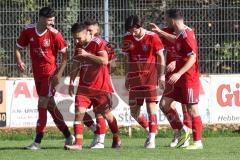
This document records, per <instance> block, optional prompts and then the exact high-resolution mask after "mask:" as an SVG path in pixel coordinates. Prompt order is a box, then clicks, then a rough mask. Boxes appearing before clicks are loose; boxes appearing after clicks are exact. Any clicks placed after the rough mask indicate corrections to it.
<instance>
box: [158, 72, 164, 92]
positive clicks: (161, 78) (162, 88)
mask: <svg viewBox="0 0 240 160" xmlns="http://www.w3.org/2000/svg"><path fill="white" fill-rule="evenodd" d="M158 85H159V88H160V89H161V90H164V89H165V76H164V75H161V77H160V78H159V80H158Z"/></svg>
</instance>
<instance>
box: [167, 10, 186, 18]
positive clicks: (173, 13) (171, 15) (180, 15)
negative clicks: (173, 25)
mask: <svg viewBox="0 0 240 160" xmlns="http://www.w3.org/2000/svg"><path fill="white" fill-rule="evenodd" d="M166 15H167V16H168V17H169V18H172V19H175V20H180V19H183V13H182V12H181V10H179V9H168V10H167V11H166Z"/></svg>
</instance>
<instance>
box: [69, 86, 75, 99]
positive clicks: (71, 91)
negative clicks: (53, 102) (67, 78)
mask: <svg viewBox="0 0 240 160" xmlns="http://www.w3.org/2000/svg"><path fill="white" fill-rule="evenodd" d="M68 94H69V95H70V96H71V97H72V96H73V94H74V86H73V84H70V85H69V87H68Z"/></svg>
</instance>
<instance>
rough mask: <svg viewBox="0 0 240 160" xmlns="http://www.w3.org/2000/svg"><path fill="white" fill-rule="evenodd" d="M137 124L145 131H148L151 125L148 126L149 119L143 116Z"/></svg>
mask: <svg viewBox="0 0 240 160" xmlns="http://www.w3.org/2000/svg"><path fill="white" fill-rule="evenodd" d="M137 122H138V123H139V124H140V125H141V126H142V127H143V128H144V129H147V128H148V127H149V124H148V120H147V118H146V117H145V116H144V115H143V114H141V115H140V116H139V117H138V119H137Z"/></svg>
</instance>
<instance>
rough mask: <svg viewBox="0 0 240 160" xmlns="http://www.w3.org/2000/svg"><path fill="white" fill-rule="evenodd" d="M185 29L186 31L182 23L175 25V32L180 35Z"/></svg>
mask: <svg viewBox="0 0 240 160" xmlns="http://www.w3.org/2000/svg"><path fill="white" fill-rule="evenodd" d="M185 29H186V25H185V24H184V23H177V25H176V27H175V32H176V33H180V32H182V31H183V30H185Z"/></svg>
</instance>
